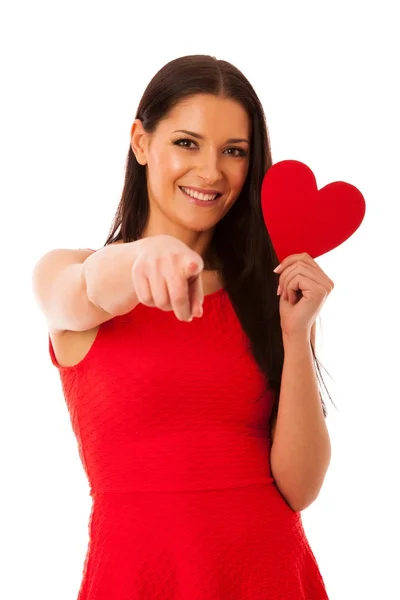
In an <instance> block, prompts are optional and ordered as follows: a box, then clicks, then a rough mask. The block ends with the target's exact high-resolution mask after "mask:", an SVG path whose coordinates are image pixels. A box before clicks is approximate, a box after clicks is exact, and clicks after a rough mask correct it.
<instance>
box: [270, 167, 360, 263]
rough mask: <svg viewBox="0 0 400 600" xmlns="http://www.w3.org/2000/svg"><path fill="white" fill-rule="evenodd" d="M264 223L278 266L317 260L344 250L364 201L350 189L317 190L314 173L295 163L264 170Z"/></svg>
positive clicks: (347, 185) (345, 186) (330, 186)
mask: <svg viewBox="0 0 400 600" xmlns="http://www.w3.org/2000/svg"><path fill="white" fill-rule="evenodd" d="M261 206H262V212H263V217H264V222H265V225H266V227H267V230H268V233H269V235H270V237H271V241H272V244H273V246H274V249H275V252H276V255H277V257H278V260H279V261H280V262H282V261H283V260H284V259H285V258H286V257H287V256H289V255H291V254H301V253H302V252H307V253H308V254H309V255H310V256H311V257H312V258H317V257H318V256H321V255H322V254H325V253H326V252H329V251H330V250H333V249H334V248H337V247H338V246H340V245H341V244H343V243H344V242H345V241H346V240H348V239H349V237H351V236H352V235H353V233H354V232H355V231H357V229H358V228H359V226H360V225H361V223H362V221H363V219H364V216H365V210H366V207H365V200H364V197H363V195H362V194H361V192H360V190H358V189H357V188H356V187H355V186H354V185H351V184H350V183H345V182H344V181H335V182H333V183H329V184H328V185H325V186H324V187H323V188H321V189H320V190H318V188H317V182H316V179H315V175H314V173H313V172H312V171H311V169H310V168H309V167H307V165H305V164H304V163H301V162H299V161H298V160H282V161H280V162H277V163H275V164H274V165H272V167H270V168H269V169H268V171H267V172H266V174H265V176H264V180H263V184H262V188H261Z"/></svg>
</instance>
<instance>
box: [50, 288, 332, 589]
mask: <svg viewBox="0 0 400 600" xmlns="http://www.w3.org/2000/svg"><path fill="white" fill-rule="evenodd" d="M203 309H204V314H203V316H202V317H201V318H200V319H197V318H196V319H193V321H192V322H191V323H187V322H182V321H179V320H178V319H177V318H176V316H175V314H174V313H173V312H165V311H162V310H159V309H157V308H150V307H146V306H144V305H142V304H138V305H137V306H136V307H135V308H134V309H133V310H132V311H131V312H129V313H127V314H125V315H122V316H118V317H115V318H113V319H111V320H109V321H106V322H105V323H102V324H101V325H100V328H99V331H98V333H97V336H96V338H95V341H94V343H93V345H92V346H91V348H90V350H89V352H88V353H87V354H86V356H85V357H84V358H83V359H82V360H81V361H80V362H79V363H78V364H77V365H74V366H70V367H63V366H61V365H60V364H59V363H58V361H57V358H56V356H55V353H54V349H53V346H52V343H51V339H50V337H49V352H50V357H51V361H52V363H53V365H54V366H56V367H57V369H58V370H59V375H60V378H61V384H62V389H63V394H64V397H65V400H66V403H67V407H68V410H69V414H70V418H71V424H72V428H73V431H74V433H75V436H76V439H77V443H78V449H79V455H80V458H81V461H82V465H83V468H84V470H85V473H86V476H87V478H88V483H89V488H90V495H91V497H92V508H91V513H90V518H89V526H88V532H89V543H88V548H87V553H86V557H85V561H84V564H83V567H82V580H81V585H80V589H79V593H78V600H278V599H279V600H323V599H326V598H328V595H327V592H326V588H325V585H324V582H323V579H322V576H321V573H320V570H319V567H318V564H317V561H316V558H315V556H314V554H313V552H312V550H311V548H310V545H309V542H308V540H307V537H306V534H305V531H304V529H303V525H302V520H301V513H300V512H297V511H294V510H292V508H291V507H290V506H289V505H288V504H287V502H286V501H285V499H284V498H283V496H282V495H281V494H280V492H279V490H278V488H277V486H276V483H275V481H274V478H273V476H272V473H271V468H270V449H271V439H270V436H269V429H268V422H269V417H270V414H271V410H272V402H273V399H274V395H273V394H274V392H273V391H272V390H270V389H268V382H267V381H266V380H265V377H264V375H263V374H262V372H261V371H260V369H259V368H258V366H257V364H256V362H255V361H254V359H253V357H252V355H251V351H250V347H249V342H248V339H247V338H246V336H245V334H244V332H243V330H242V328H241V325H240V322H239V320H238V318H237V316H236V313H235V311H234V308H233V306H232V304H231V302H230V299H229V296H228V294H227V293H226V291H225V290H223V289H222V290H219V291H217V292H214V293H213V294H209V295H207V296H205V299H204V305H203Z"/></svg>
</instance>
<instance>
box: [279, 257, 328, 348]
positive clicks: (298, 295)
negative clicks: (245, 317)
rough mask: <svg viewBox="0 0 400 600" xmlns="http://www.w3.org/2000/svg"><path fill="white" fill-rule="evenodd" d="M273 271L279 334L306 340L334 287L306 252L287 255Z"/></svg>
mask: <svg viewBox="0 0 400 600" xmlns="http://www.w3.org/2000/svg"><path fill="white" fill-rule="evenodd" d="M274 272H276V273H278V274H279V286H280V290H279V289H278V292H279V291H280V302H279V312H280V317H281V327H282V334H283V335H286V336H290V337H293V336H295V337H299V336H300V337H301V336H307V337H308V338H309V336H310V333H311V327H312V325H313V323H314V321H315V320H316V318H317V316H318V314H319V312H320V310H321V308H322V306H323V305H324V303H325V300H326V299H327V297H328V296H329V294H330V293H331V291H332V290H333V288H334V283H333V281H332V279H329V277H328V276H327V275H326V273H324V271H323V270H322V269H321V267H320V266H319V265H317V263H316V262H315V260H314V259H313V258H311V256H310V255H309V254H307V253H306V252H304V253H303V254H291V255H290V256H287V257H286V258H285V259H284V260H283V261H282V262H281V264H280V265H279V266H278V267H277V268H276V269H274Z"/></svg>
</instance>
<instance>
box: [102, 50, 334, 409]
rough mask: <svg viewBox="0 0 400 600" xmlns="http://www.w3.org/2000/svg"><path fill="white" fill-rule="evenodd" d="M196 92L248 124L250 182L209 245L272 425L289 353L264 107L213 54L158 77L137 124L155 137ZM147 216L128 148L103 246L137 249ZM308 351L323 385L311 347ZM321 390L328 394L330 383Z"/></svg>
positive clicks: (175, 63)
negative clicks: (267, 203)
mask: <svg viewBox="0 0 400 600" xmlns="http://www.w3.org/2000/svg"><path fill="white" fill-rule="evenodd" d="M199 93H201V94H204V93H208V94H213V95H217V96H220V97H224V98H231V99H234V100H236V101H237V102H240V104H241V105H242V106H243V107H244V109H245V110H246V111H247V113H248V115H249V118H250V122H251V128H252V132H251V147H250V159H249V160H250V163H249V170H248V174H247V178H246V181H245V183H244V185H243V188H242V190H241V192H240V195H239V197H238V198H237V200H236V202H235V203H234V204H233V206H232V208H231V209H230V210H229V212H228V213H227V214H226V215H225V216H224V217H223V218H222V219H221V221H220V222H219V223H217V225H216V227H215V231H214V236H213V239H212V245H213V250H214V252H215V253H216V256H217V259H218V270H219V272H220V277H221V279H222V281H223V283H224V287H225V289H226V291H227V293H228V295H229V298H230V301H231V303H232V306H233V308H234V310H235V312H236V314H237V316H238V319H239V320H240V323H241V325H242V328H243V330H244V332H245V334H246V335H247V338H248V340H249V344H250V350H251V352H252V354H253V356H254V359H255V361H256V362H257V364H258V366H259V367H260V369H261V370H262V371H263V372H264V374H265V375H266V380H267V382H268V385H269V387H270V388H272V389H273V390H274V391H275V392H276V400H275V404H274V407H273V410H272V415H271V421H272V419H275V418H276V414H277V410H278V402H279V393H280V387H281V379H282V369H283V359H284V349H283V340H282V329H281V325H280V315H279V296H277V295H276V287H277V275H275V274H274V273H273V269H274V267H275V266H276V265H277V264H278V262H279V261H278V259H277V256H276V254H275V251H274V248H273V246H272V243H271V239H270V236H269V234H268V231H267V229H266V226H265V224H264V220H263V215H262V210H261V185H262V182H263V178H264V175H265V173H266V171H267V170H268V169H269V168H270V166H271V165H272V157H271V149H270V142H269V136H268V130H267V125H266V121H265V115H264V111H263V108H262V105H261V102H260V100H259V98H258V97H257V95H256V93H255V91H254V89H253V87H252V86H251V84H250V83H249V81H248V80H247V79H246V78H245V77H244V75H243V74H242V73H241V72H240V71H239V69H237V68H236V67H234V66H233V65H231V64H230V63H229V62H226V61H224V60H217V59H216V58H215V57H212V56H208V55H193V56H183V57H181V58H177V59H175V60H172V61H171V62H169V63H167V64H166V65H165V66H164V67H162V68H161V69H160V70H159V71H158V73H156V75H155V76H154V77H153V79H152V80H151V81H150V83H149V84H148V86H147V88H146V90H145V92H144V94H143V96H142V98H141V100H140V103H139V106H138V109H137V112H136V117H135V119H140V120H141V121H142V124H143V127H144V129H145V130H146V131H147V132H149V133H151V132H153V131H154V130H155V129H156V127H157V125H158V123H159V122H160V120H161V119H163V118H166V117H167V116H168V114H169V112H170V111H171V109H172V108H174V107H175V105H176V104H177V103H179V102H180V101H181V100H182V99H184V98H187V97H188V96H193V95H195V94H199ZM148 214H149V202H148V194H147V183H146V169H145V167H144V166H142V165H140V164H139V163H138V162H137V160H136V157H135V155H134V153H133V151H132V148H131V147H129V151H128V156H127V161H126V170H125V182H124V187H123V190H122V197H121V200H120V202H119V205H118V208H117V212H116V215H115V217H114V221H113V223H112V226H111V229H110V233H109V236H108V238H107V241H106V243H105V245H107V244H110V243H112V242H115V241H118V240H123V241H124V242H132V241H135V240H137V239H139V238H140V237H141V234H142V231H143V230H144V228H145V226H146V224H147V219H148ZM118 229H119V232H118V233H117V230H118ZM311 348H312V352H313V357H314V361H315V366H316V369H317V372H318V375H319V377H320V379H321V381H322V382H323V379H322V376H321V371H320V369H319V365H318V363H319V361H318V359H317V357H316V355H315V348H314V344H313V343H311ZM324 387H325V390H326V391H328V390H327V388H326V386H325V383H324ZM328 395H329V392H328ZM320 398H321V403H322V409H323V413H324V416H325V417H326V416H327V409H326V406H325V403H324V401H323V398H322V395H321V393H320ZM329 398H330V399H331V397H330V395H329Z"/></svg>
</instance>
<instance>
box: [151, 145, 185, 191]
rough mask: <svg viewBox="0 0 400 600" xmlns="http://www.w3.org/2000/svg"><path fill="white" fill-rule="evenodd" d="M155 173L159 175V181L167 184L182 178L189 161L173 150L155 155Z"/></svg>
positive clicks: (153, 164)
mask: <svg viewBox="0 0 400 600" xmlns="http://www.w3.org/2000/svg"><path fill="white" fill-rule="evenodd" d="M152 166H153V167H154V169H153V172H155V173H157V179H160V180H161V181H163V182H165V183H167V182H168V181H171V180H174V179H176V178H177V177H180V176H181V175H182V173H184V172H185V170H186V169H187V160H185V158H184V157H183V156H182V154H181V153H179V152H174V151H172V152H171V150H169V151H167V152H165V151H164V152H163V151H161V152H157V153H155V155H154V157H153V161H152Z"/></svg>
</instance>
